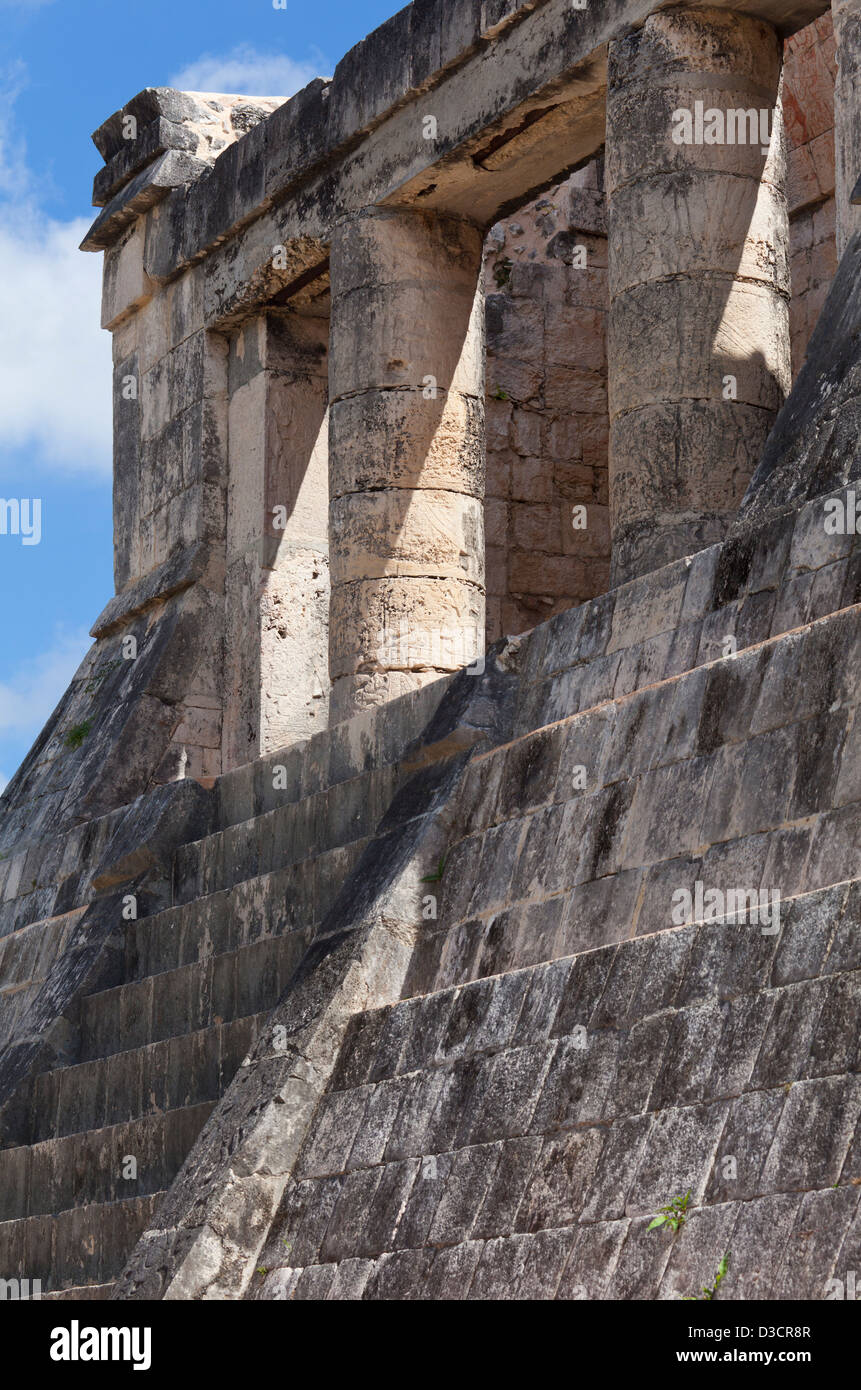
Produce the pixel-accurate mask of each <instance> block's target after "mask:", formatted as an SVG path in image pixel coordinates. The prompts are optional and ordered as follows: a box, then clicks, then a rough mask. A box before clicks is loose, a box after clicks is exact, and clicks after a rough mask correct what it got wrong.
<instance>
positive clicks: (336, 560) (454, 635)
mask: <svg viewBox="0 0 861 1390" xmlns="http://www.w3.org/2000/svg"><path fill="white" fill-rule="evenodd" d="M481 258H482V236H481V233H480V232H479V231H478V230H477V229H476V228H475V227H473V226H470V225H468V224H466V223H463V222H459V221H454V220H451V219H447V218H436V217H427V216H424V215H422V214H419V213H408V212H401V211H395V210H388V209H369V210H366V211H364V212H362V213H359V214H357V215H353V216H350V217H348V218H346V219H345V220H344V221H343V222H341V223H340V224H339V225H338V226H337V228H336V229H335V231H334V233H333V236H332V244H331V277H332V323H331V347H330V366H329V387H330V400H331V408H330V424H329V493H330V500H329V552H330V563H331V581H332V602H331V610H330V624H329V663H330V676H331V680H332V716H331V717H332V719H333V720H338V719H344V718H347V717H348V716H349V715H350V714H352V713H353V712H355V711H356V710H359V709H361V708H364V707H366V706H368V705H376V704H381V703H382V702H383V701H385V700H388V699H391V698H393V697H394V696H397V695H400V694H402V693H404V692H406V691H408V690H413V689H416V688H418V687H419V686H421V685H423V684H425V683H427V682H428V681H431V680H434V679H437V678H438V677H439V676H440V675H441V674H443V673H444V672H448V671H453V670H456V669H457V668H458V667H460V666H463V665H466V664H468V663H470V662H472V661H473V660H474V658H475V656H476V655H477V653H478V652H479V651H480V650H482V648H483V635H484V623H485V617H484V525H483V497H484V303H483V295H482V287H481Z"/></svg>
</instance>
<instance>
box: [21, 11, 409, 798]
mask: <svg viewBox="0 0 861 1390" xmlns="http://www.w3.org/2000/svg"><path fill="white" fill-rule="evenodd" d="M399 8H400V4H399V3H398V0H318V3H316V4H308V3H307V0H287V6H286V9H275V7H274V5H273V3H272V0H234V3H227V2H226V0H146V3H145V4H135V3H132V4H123V3H117V0H0V498H3V499H13V498H15V499H24V498H27V499H30V498H39V499H41V503H42V527H41V529H42V536H41V540H40V542H39V544H38V545H24V544H23V537H22V536H21V535H12V534H0V789H2V787H3V785H4V784H5V781H6V780H7V779H8V778H9V777H10V776H11V775H12V773H13V772H14V771H15V769H16V768H17V766H18V764H19V763H20V762H21V760H22V758H23V757H24V755H25V754H26V752H27V750H28V748H29V747H30V745H31V744H32V742H33V740H34V738H35V737H36V735H37V734H38V733H39V730H40V729H41V727H42V725H43V724H44V722H45V720H46V718H47V717H48V715H49V714H50V712H51V710H52V709H53V707H54V705H55V704H56V702H57V700H58V699H59V697H60V695H61V694H62V692H63V690H64V689H65V687H66V685H67V683H68V681H69V678H70V677H71V675H72V674H73V672H74V670H75V668H76V666H77V665H78V662H79V661H80V658H81V657H82V656H83V654H84V652H85V651H86V649H87V646H88V645H89V641H90V639H89V638H88V636H87V632H88V630H89V627H90V625H91V624H92V622H93V621H94V620H95V618H96V617H97V616H98V614H99V613H100V611H101V609H102V608H103V607H104V605H105V603H106V602H107V600H108V599H109V598H110V596H111V594H112V592H113V584H112V541H111V449H110V343H109V338H108V334H107V333H103V332H101V330H100V329H99V300H100V288H99V286H100V273H101V256H96V255H85V254H83V253H82V252H79V251H78V250H77V246H78V243H79V242H80V240H81V238H82V236H83V234H84V232H85V230H86V228H87V226H88V225H89V223H90V221H91V220H92V218H93V216H94V212H93V210H92V208H91V206H90V195H91V190H92V180H93V176H94V174H95V173H96V172H97V170H98V168H99V165H100V162H101V161H100V157H99V155H98V153H97V151H96V149H95V146H94V145H93V144H92V143H91V141H90V133H91V132H92V131H93V130H95V128H96V127H97V126H98V125H100V124H101V122H102V121H103V120H104V119H105V118H106V117H107V116H109V115H110V114H111V113H112V112H113V111H115V110H117V109H118V108H119V107H120V106H122V105H123V104H124V103H125V102H126V101H128V99H129V98H130V97H131V96H134V94H135V93H136V92H138V91H140V90H141V88H142V87H155V86H177V87H180V88H184V89H186V90H196V91H221V92H243V93H247V94H248V95H261V96H284V97H287V96H290V95H292V93H293V92H294V91H296V90H298V88H300V87H302V86H304V84H305V83H306V82H308V81H309V80H310V79H311V78H312V77H314V76H315V75H317V74H320V75H322V76H325V75H328V74H330V73H331V72H332V70H333V68H334V66H335V63H336V62H337V61H338V59H339V58H340V57H342V55H343V54H344V53H345V52H346V51H347V50H348V49H349V48H351V47H352V46H353V44H354V43H357V42H358V41H359V39H361V38H362V37H363V36H364V35H365V34H366V33H368V32H369V31H370V30H371V29H373V28H374V27H375V26H376V25H377V24H380V23H382V21H383V20H384V19H386V18H388V16H389V15H391V14H393V13H395V11H396V10H397V9H399Z"/></svg>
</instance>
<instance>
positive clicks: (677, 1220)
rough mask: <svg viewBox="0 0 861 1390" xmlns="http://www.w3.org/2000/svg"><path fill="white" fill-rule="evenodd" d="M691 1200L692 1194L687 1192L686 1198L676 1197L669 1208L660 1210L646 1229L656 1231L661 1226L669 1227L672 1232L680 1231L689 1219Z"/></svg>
mask: <svg viewBox="0 0 861 1390" xmlns="http://www.w3.org/2000/svg"><path fill="white" fill-rule="evenodd" d="M690 1200H691V1194H690V1192H686V1193H685V1195H684V1197H674V1198H673V1200H672V1201H671V1202H670V1204H669V1206H667V1207H661V1208H660V1210H659V1212H658V1215H657V1216H656V1217H655V1219H654V1221H653V1222H652V1223H651V1225H650V1226H648V1227H647V1228H646V1229H647V1230H649V1231H656V1230H657V1229H658V1227H659V1226H669V1227H670V1229H671V1230H672V1231H678V1230H680V1229H681V1227H682V1226H684V1224H685V1222H686V1221H687V1219H688V1206H689V1205H690Z"/></svg>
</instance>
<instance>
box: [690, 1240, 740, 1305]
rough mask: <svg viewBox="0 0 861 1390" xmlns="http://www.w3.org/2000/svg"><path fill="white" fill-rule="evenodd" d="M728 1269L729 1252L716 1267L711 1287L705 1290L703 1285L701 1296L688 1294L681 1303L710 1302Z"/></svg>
mask: <svg viewBox="0 0 861 1390" xmlns="http://www.w3.org/2000/svg"><path fill="white" fill-rule="evenodd" d="M728 1269H729V1251H727V1253H726V1254H725V1255H724V1257H723V1259H722V1260H721V1262H720V1264H719V1265H718V1269H717V1274H716V1275H715V1279H714V1283H713V1284H712V1285H711V1287H710V1288H706V1287H705V1285H704V1286H703V1291H702V1294H697V1293H689V1294H688V1295H687V1297H686V1298H683V1299H682V1302H683V1303H710V1302H711V1300H712V1299H713V1298H714V1296H715V1294H716V1293H717V1291H718V1289H719V1288H720V1286H721V1284H722V1282H723V1280H724V1279H725V1278H726V1272H727V1270H728Z"/></svg>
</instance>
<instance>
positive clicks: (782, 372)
mask: <svg viewBox="0 0 861 1390" xmlns="http://www.w3.org/2000/svg"><path fill="white" fill-rule="evenodd" d="M610 361H611V365H612V370H611V373H610V383H609V385H610V418H611V420H612V419H614V418H615V417H616V416H617V415H619V414H620V413H621V412H622V411H626V410H636V409H639V408H640V407H642V406H645V405H655V404H657V403H659V402H661V401H663V402H666V403H670V402H675V401H684V400H691V398H693V399H694V400H697V401H701V400H709V401H714V402H719V401H721V400H723V401H724V405H725V409H726V411H727V413H728V414H729V413H731V412H732V410H733V409H734V408H735V407H736V406H737V405H750V406H757V407H758V408H759V409H761V410H768V411H770V412H772V413H773V415H776V414H777V411H778V410H779V409H780V407H781V406H782V405H783V402H784V401H785V399H786V397H787V396H788V394H789V387H790V365H789V364H790V354H789V313H788V307H787V303H786V300H785V299H783V298H782V297H781V296H778V295H775V294H774V293H773V292H772V291H771V290H770V289H768V288H765V287H762V286H759V285H755V284H748V283H745V282H742V281H737V280H734V279H730V278H729V277H719V278H718V277H711V276H709V277H708V278H707V279H705V280H701V279H694V278H692V279H688V278H680V279H678V280H672V281H670V282H669V283H663V282H661V283H657V284H644V285H640V286H638V287H637V288H636V289H634V290H631V291H630V292H628V293H626V294H622V295H619V296H617V297H616V298H615V299H614V301H613V304H612V307H611V309H610ZM727 377H732V378H733V384H731V385H729V386H727V384H726V381H725V379H726V378H727ZM728 391H731V392H732V393H733V394H734V396H735V399H727V392H728ZM756 457H757V456H756V455H753V456H752V460H751V471H752V465H753V460H754V459H755V458H756Z"/></svg>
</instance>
